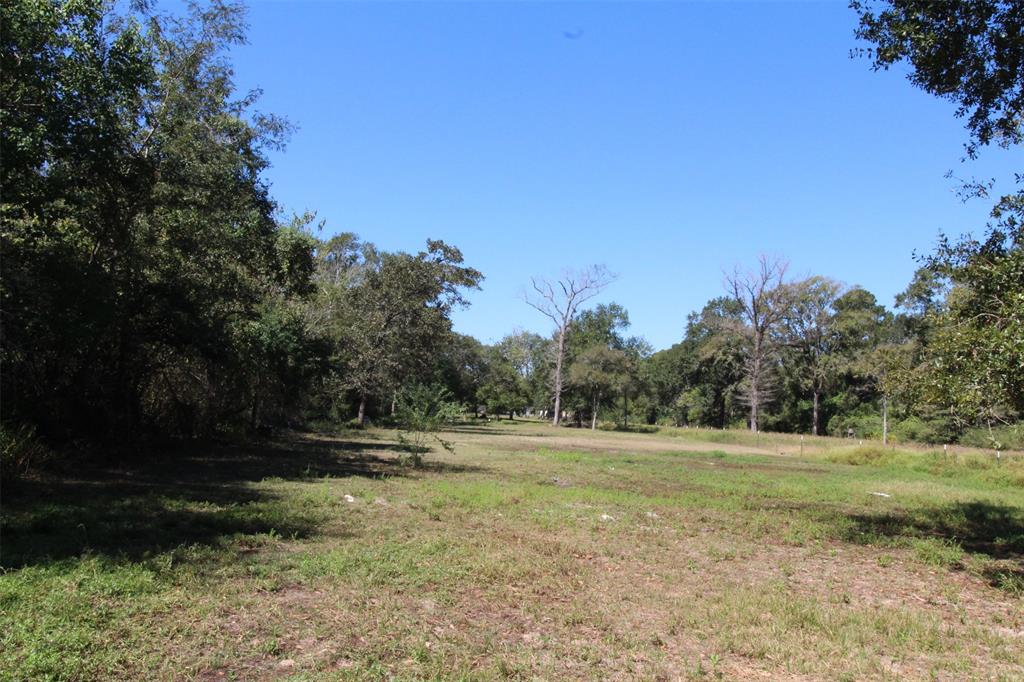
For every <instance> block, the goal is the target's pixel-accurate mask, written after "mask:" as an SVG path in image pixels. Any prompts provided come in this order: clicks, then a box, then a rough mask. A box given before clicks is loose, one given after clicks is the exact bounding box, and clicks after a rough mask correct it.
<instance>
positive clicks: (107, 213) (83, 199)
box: [0, 0, 311, 442]
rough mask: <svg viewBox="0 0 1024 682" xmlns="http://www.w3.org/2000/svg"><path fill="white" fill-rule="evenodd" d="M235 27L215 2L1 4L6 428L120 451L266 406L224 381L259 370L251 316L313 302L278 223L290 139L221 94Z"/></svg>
mask: <svg viewBox="0 0 1024 682" xmlns="http://www.w3.org/2000/svg"><path fill="white" fill-rule="evenodd" d="M243 27H244V14H243V12H242V10H241V8H240V7H239V6H237V5H233V4H227V3H220V2H214V3H211V4H210V5H208V6H205V7H203V8H200V7H191V8H190V9H189V10H188V12H187V13H186V14H184V15H182V16H180V17H171V16H166V15H157V14H155V13H152V12H150V11H149V10H148V9H147V8H146V5H145V4H144V3H138V4H137V5H136V6H135V9H132V10H127V11H124V12H121V11H119V10H118V9H117V6H115V5H114V4H113V3H108V2H102V1H101V0H80V1H78V2H64V3H54V2H48V1H45V0H16V1H15V2H12V3H8V4H7V5H5V8H4V21H3V23H2V28H0V36H2V37H0V40H2V43H3V49H2V50H0V60H2V63H0V89H2V102H3V105H2V108H0V134H2V139H0V145H2V147H3V150H4V162H3V164H0V182H2V186H3V197H2V206H0V220H2V224H0V249H2V251H3V254H4V258H3V264H2V267H3V288H2V292H0V297H2V299H0V302H2V305H0V308H2V310H3V325H2V328H3V351H2V352H3V357H2V363H3V366H4V368H5V369H4V372H3V373H2V378H0V382H2V391H3V393H4V396H5V400H4V406H5V414H4V418H5V419H15V420H19V421H27V422H31V423H33V424H36V425H37V426H38V427H39V431H40V433H41V434H43V435H46V436H47V437H49V438H50V439H52V440H62V439H72V438H81V437H90V438H94V439H102V440H106V441H115V442H126V441H134V440H137V439H139V438H140V437H146V436H156V437H159V436H168V435H170V436H175V435H186V436H187V435H195V434H197V433H201V432H203V431H209V430H211V429H216V428H221V427H223V426H225V425H228V426H230V425H234V424H239V423H245V422H246V421H248V420H249V419H250V418H251V414H252V410H251V408H252V404H253V402H254V401H253V396H255V395H256V394H259V395H261V396H266V395H267V390H268V387H267V386H266V385H262V386H260V387H258V388H254V387H253V386H252V385H250V384H249V383H247V382H248V380H249V379H251V378H252V376H253V375H252V374H251V373H249V374H247V373H246V372H244V371H242V372H240V371H239V370H240V368H244V367H251V366H254V364H256V363H255V360H254V358H253V357H247V356H246V354H247V353H250V352H255V353H257V354H259V353H264V352H267V351H268V346H267V345H266V344H263V343H261V342H253V339H254V338H258V337H260V335H261V334H260V333H254V332H253V325H254V324H255V325H256V326H259V325H260V324H261V320H264V321H266V320H268V319H269V318H268V317H267V308H266V306H265V305H264V301H265V300H267V299H268V298H276V299H288V298H293V297H298V296H302V295H304V293H305V291H306V290H307V289H308V272H309V270H308V267H307V266H308V265H309V257H310V254H309V245H310V243H311V242H310V241H309V240H308V236H306V235H304V234H303V230H301V229H298V230H297V229H293V228H290V227H287V226H282V225H279V224H278V223H277V222H276V221H275V219H274V212H275V205H274V203H273V201H272V200H271V198H270V197H269V194H268V191H267V187H266V185H265V183H264V182H263V180H262V173H263V171H264V170H265V169H266V167H267V165H268V161H267V157H266V153H267V151H268V150H270V149H275V148H278V147H279V146H280V145H281V144H282V143H283V140H284V136H285V135H286V133H287V132H288V127H287V125H286V124H285V123H283V122H282V121H280V120H278V119H276V118H274V117H269V116H263V115H260V114H258V113H256V112H254V110H253V104H254V103H255V96H253V95H246V96H242V97H238V96H236V94H235V92H234V86H233V84H232V80H231V76H232V73H231V69H230V64H229V63H228V62H227V60H226V58H225V53H226V51H227V50H228V49H229V48H230V47H231V46H233V45H237V44H239V43H240V42H242V41H243V40H244V31H243ZM304 280H305V281H304ZM274 324H276V323H274ZM271 326H273V325H271ZM289 333H290V332H289ZM276 347H278V348H283V346H282V345H281V344H276ZM257 349H262V350H258V351H257ZM240 389H241V390H240ZM260 400H263V398H261V399H260Z"/></svg>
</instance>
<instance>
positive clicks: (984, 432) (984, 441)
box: [960, 424, 1024, 450]
mask: <svg viewBox="0 0 1024 682" xmlns="http://www.w3.org/2000/svg"><path fill="white" fill-rule="evenodd" d="M993 440H994V441H995V442H994V443H993ZM960 442H961V443H963V444H964V445H969V446H971V447H975V448H996V447H998V448H999V449H1002V450H1024V425H1021V424H1014V425H1012V426H997V427H995V428H993V429H992V432H991V434H990V433H989V430H988V429H987V428H985V427H977V428H973V429H967V430H966V431H964V434H963V435H962V436H961V437H960Z"/></svg>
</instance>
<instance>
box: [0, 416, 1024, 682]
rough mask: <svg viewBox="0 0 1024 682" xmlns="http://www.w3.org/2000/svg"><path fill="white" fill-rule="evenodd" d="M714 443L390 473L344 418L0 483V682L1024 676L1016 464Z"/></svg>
mask: <svg viewBox="0 0 1024 682" xmlns="http://www.w3.org/2000/svg"><path fill="white" fill-rule="evenodd" d="M680 431H683V430H680ZM701 435H704V436H705V437H704V438H703V439H701V437H700V436H701ZM749 435H750V434H748V436H749ZM446 437H448V436H446ZM727 437H733V436H732V435H731V434H729V433H728V432H727V433H726V434H725V435H722V432H702V434H695V433H690V434H684V435H683V436H679V435H677V434H671V435H666V434H646V433H637V434H632V433H618V432H601V431H599V432H596V433H592V432H589V431H581V430H571V429H553V428H551V427H546V426H543V425H539V424H532V423H516V424H509V423H503V424H501V425H473V426H466V427H462V428H460V429H458V430H457V431H456V432H455V433H452V434H450V438H451V440H453V441H454V442H455V443H456V451H455V453H454V454H448V453H440V452H439V453H434V454H432V455H431V456H429V457H428V462H427V466H426V468H425V469H423V470H415V471H414V470H410V469H406V468H403V467H400V466H398V465H397V460H398V457H399V456H400V454H401V453H400V450H399V449H397V448H395V447H394V446H393V445H392V443H393V441H392V434H390V433H389V432H381V431H369V432H365V433H359V434H356V435H352V434H343V435H335V436H330V437H327V436H324V437H304V438H298V437H297V438H294V439H290V440H284V441H281V442H279V443H276V444H272V445H267V446H262V447H253V448H241V449H234V450H210V451H203V452H196V453H182V454H181V455H179V456H176V457H166V458H164V459H162V460H160V461H153V462H148V463H144V464H140V465H138V466H136V467H135V468H134V469H132V470H131V471H121V470H110V469H97V470H94V471H84V472H77V475H76V476H74V477H65V478H61V477H56V476H51V477H44V478H39V479H35V480H29V481H25V482H23V483H21V484H20V485H19V486H18V487H16V488H11V489H8V490H5V496H4V508H3V517H2V529H0V530H2V533H3V535H2V545H0V550H2V554H0V562H2V565H3V567H4V572H3V573H2V574H0V658H2V659H3V661H4V665H2V666H0V679H4V680H7V679H10V680H28V679H32V680H36V679H43V680H45V679H54V680H80V679H192V678H195V679H209V678H213V679H232V678H233V679H251V678H265V677H293V678H295V679H384V678H397V679H505V678H544V679H554V678H560V679H562V678H568V679H593V678H596V677H608V676H611V677H620V678H635V679H652V678H659V677H661V678H667V679H703V678H707V679H715V678H717V677H721V678H724V679H735V678H746V677H751V676H754V675H762V676H767V677H779V676H793V675H796V676H808V677H812V678H828V679H865V678H882V679H886V678H888V679H930V678H933V677H939V678H953V679H972V678H984V679H1018V678H1020V677H1022V676H1024V647H1021V646H1020V643H1021V641H1022V640H1021V637H1022V636H1024V564H1022V559H1024V489H1022V486H1021V479H1020V463H1019V462H1018V461H1016V460H1013V461H1005V460H1004V461H1002V462H999V463H996V462H994V461H993V460H991V459H985V458H984V457H982V456H976V455H973V454H965V453H960V455H959V456H957V457H949V456H945V455H943V454H942V452H941V451H939V452H927V451H921V452H918V451H901V450H896V451H894V450H891V449H882V448H878V447H874V446H870V445H869V446H865V447H854V448H851V447H849V446H848V445H847V446H845V447H834V448H819V449H817V450H815V451H809V452H808V453H807V454H806V456H805V457H798V456H792V455H783V456H779V455H777V454H770V453H772V452H773V448H775V444H772V443H768V444H765V445H764V447H763V448H762V450H763V452H760V453H759V451H758V450H757V449H756V447H755V448H751V445H750V443H749V442H747V441H746V440H743V439H741V438H736V440H735V441H733V442H729V440H728V438H727ZM741 441H742V442H741ZM805 445H806V441H805ZM808 450H810V448H808Z"/></svg>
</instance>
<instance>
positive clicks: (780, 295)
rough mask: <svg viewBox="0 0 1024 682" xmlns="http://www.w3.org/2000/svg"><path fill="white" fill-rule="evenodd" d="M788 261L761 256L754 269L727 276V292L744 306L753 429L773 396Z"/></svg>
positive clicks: (784, 310) (785, 293)
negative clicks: (773, 364) (774, 360)
mask: <svg viewBox="0 0 1024 682" xmlns="http://www.w3.org/2000/svg"><path fill="white" fill-rule="evenodd" d="M788 266H789V264H788V263H786V262H785V261H781V260H777V259H774V258H769V257H768V256H761V257H760V259H758V267H757V268H755V269H754V270H740V269H739V268H736V269H734V270H733V272H732V274H731V275H726V277H725V285H726V289H727V291H728V292H729V293H730V294H731V295H732V297H733V298H734V299H735V301H736V302H737V303H738V304H739V305H740V307H741V308H742V309H743V317H744V319H745V322H746V325H745V326H744V331H745V332H746V334H747V336H748V343H747V359H746V363H745V368H744V369H745V372H746V387H745V398H746V402H748V403H749V405H750V430H751V431H757V430H758V417H759V416H760V410H761V407H762V406H763V405H764V404H765V403H766V402H767V401H768V400H769V399H770V397H771V388H772V386H771V378H772V376H771V366H770V363H771V358H772V355H773V353H774V350H775V349H774V341H773V338H772V335H773V332H774V331H775V329H776V328H777V327H778V325H779V324H780V323H781V322H782V319H783V317H784V316H785V314H786V308H787V304H788V300H789V291H788V288H787V287H786V286H784V284H783V280H784V278H785V275H786V269H787V267H788Z"/></svg>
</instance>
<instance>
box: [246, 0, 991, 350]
mask: <svg viewBox="0 0 1024 682" xmlns="http://www.w3.org/2000/svg"><path fill="white" fill-rule="evenodd" d="M249 22H250V33H249V41H250V44H249V45H247V46H245V47H243V48H239V49H236V50H235V51H234V52H233V54H232V59H233V61H234V63H235V68H236V80H237V83H238V85H239V86H240V87H241V88H243V89H246V88H250V87H255V86H259V87H262V88H263V89H264V91H265V95H264V98H263V100H262V102H261V104H260V108H261V109H264V110H267V111H272V112H274V113H277V114H281V115H283V116H286V117H287V118H289V119H290V120H292V121H293V122H294V123H296V124H297V125H298V128H299V129H298V131H297V133H296V134H295V135H294V136H293V138H292V139H291V142H290V144H289V145H288V148H287V150H286V151H285V152H284V153H282V154H274V156H273V157H272V158H273V164H274V165H273V167H272V168H271V169H270V170H269V171H268V173H267V178H268V180H269V181H270V182H271V184H272V191H273V195H274V197H275V198H276V199H277V200H278V202H279V203H280V204H281V205H282V206H283V207H284V208H285V209H286V210H288V211H302V210H304V209H311V210H316V211H318V213H319V215H320V217H321V218H325V219H326V220H327V225H326V228H325V232H324V235H325V236H326V235H327V234H332V233H335V232H339V231H351V232H356V233H358V234H359V235H361V236H362V237H363V238H364V239H366V240H369V241H372V242H375V243H376V244H378V245H379V246H381V247H382V248H385V249H389V250H405V251H416V250H419V249H420V248H422V247H423V245H424V242H425V240H426V239H427V238H440V239H444V240H445V241H447V242H449V243H451V244H454V245H456V246H458V247H459V248H460V249H461V250H462V251H463V253H464V255H465V257H466V261H467V263H468V264H470V265H472V266H474V267H476V268H478V269H480V270H482V271H483V272H484V274H485V276H486V279H485V281H484V282H483V289H482V291H478V292H473V293H472V294H471V296H470V300H471V301H472V306H471V307H470V308H469V309H467V310H465V311H460V312H458V313H457V314H456V315H455V328H456V330H457V331H460V332H462V333H466V334H472V335H473V336H476V337H477V338H479V339H480V340H482V341H484V342H493V341H496V340H497V339H499V338H501V337H502V336H503V335H504V334H506V333H508V332H510V331H512V330H513V329H514V328H524V329H530V330H534V331H538V332H542V333H547V332H548V331H550V329H549V325H550V323H547V322H546V320H545V318H543V317H541V316H540V315H539V313H537V312H536V311H534V310H532V309H531V308H529V307H527V306H526V305H525V304H524V303H523V302H522V301H521V300H520V298H519V295H520V293H521V292H522V291H523V288H524V285H525V284H527V283H528V282H529V278H530V276H531V275H553V274H557V273H558V271H559V270H560V269H561V268H563V267H567V266H568V267H579V266H585V265H587V264H590V263H603V264H606V265H607V266H608V267H609V268H610V269H612V270H613V271H614V272H616V273H617V274H618V279H617V281H616V282H615V283H614V284H613V285H612V286H611V287H609V288H608V290H607V291H606V293H605V294H604V295H602V296H601V297H600V298H599V299H596V301H595V302H600V301H616V302H618V303H620V304H622V305H624V306H625V307H626V308H627V309H628V310H629V313H630V317H631V319H632V322H633V327H632V330H631V331H632V333H634V334H639V335H642V336H644V337H646V338H647V339H648V340H649V341H650V342H651V343H652V344H653V345H654V346H655V348H659V349H660V348H665V347H668V346H670V345H671V344H673V343H675V342H677V341H679V340H680V339H681V338H682V334H683V329H684V325H685V322H686V316H687V314H688V313H689V312H690V311H692V310H695V309H699V308H700V307H701V306H702V305H703V304H704V303H705V301H707V300H708V299H709V298H712V297H714V296H717V295H720V294H721V293H722V291H723V289H722V273H723V270H726V269H730V270H731V269H732V267H733V266H734V265H737V264H739V265H747V264H752V263H753V262H754V261H755V260H756V258H757V257H758V255H759V254H761V253H768V254H774V255H777V256H781V257H783V258H786V259H787V260H789V262H790V272H791V273H792V274H793V275H795V276H800V275H808V274H823V275H828V276H831V277H834V278H836V279H839V280H840V281H843V282H845V283H847V284H860V285H863V286H865V287H866V288H868V289H869V290H871V291H872V292H874V293H875V294H876V295H877V296H878V298H879V300H880V301H881V302H882V303H885V304H887V305H891V304H892V299H893V296H894V295H895V294H896V293H897V292H899V291H900V290H902V289H903V288H904V287H905V285H906V283H907V282H908V280H909V278H910V276H911V273H912V272H913V270H914V267H915V263H914V261H913V258H912V254H913V252H914V251H915V250H917V251H919V252H920V251H925V252H927V251H928V250H929V249H930V248H931V246H932V245H933V244H934V243H935V239H936V237H937V235H938V233H939V231H940V230H942V231H947V232H949V233H953V234H959V233H962V232H965V231H969V230H977V229H978V228H979V227H981V226H983V225H984V222H985V217H986V214H987V206H986V205H985V204H984V203H983V202H980V201H973V202H969V203H967V204H963V203H961V201H960V200H959V199H958V198H957V196H956V194H955V191H954V190H955V188H956V184H955V182H954V181H953V180H948V179H945V178H944V174H945V173H946V172H947V171H949V170H953V171H954V172H955V173H956V174H957V175H959V176H962V177H971V176H977V177H989V176H1000V177H1003V178H1006V177H1011V173H1010V158H1009V154H1008V153H1007V152H1002V151H1000V150H986V152H985V153H984V155H983V158H982V159H981V160H980V161H977V162H972V163H968V164H963V163H961V157H962V155H963V143H964V142H965V141H966V133H965V132H964V130H963V127H962V123H961V121H959V120H957V119H955V118H954V117H953V111H954V107H953V105H952V104H950V103H948V102H942V101H939V100H937V99H935V98H933V97H931V96H929V95H927V94H925V93H922V92H920V91H918V90H916V89H915V88H913V87H912V86H911V85H910V84H909V83H908V82H907V81H906V80H905V78H904V76H905V70H893V71H890V72H888V73H873V72H872V71H871V70H870V65H869V63H868V62H867V61H865V60H862V59H850V56H849V53H850V50H851V48H853V47H855V45H856V43H855V41H854V39H853V35H852V33H853V29H854V27H855V16H854V14H853V13H852V12H851V11H850V10H849V9H847V7H846V5H845V3H788V4H782V3H766V2H765V3H723V4H719V3H678V4H666V3H618V4H590V3H560V4H547V3H514V4H499V3H489V2H487V3H485V2H479V3H453V4H440V3H415V4H394V3H387V4H384V3H328V2H316V3H308V4H307V3H297V2H256V3H253V4H252V5H251V7H250V13H249Z"/></svg>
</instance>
